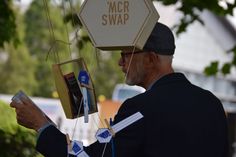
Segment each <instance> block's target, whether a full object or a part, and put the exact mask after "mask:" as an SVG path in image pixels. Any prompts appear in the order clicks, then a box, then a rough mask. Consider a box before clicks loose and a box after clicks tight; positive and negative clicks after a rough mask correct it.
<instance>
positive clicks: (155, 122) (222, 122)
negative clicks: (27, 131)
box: [37, 73, 228, 157]
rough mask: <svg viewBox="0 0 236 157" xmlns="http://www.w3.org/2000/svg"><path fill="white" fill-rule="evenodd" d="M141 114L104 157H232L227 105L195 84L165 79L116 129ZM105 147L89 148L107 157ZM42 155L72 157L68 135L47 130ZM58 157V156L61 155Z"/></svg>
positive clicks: (127, 109) (125, 110)
mask: <svg viewBox="0 0 236 157" xmlns="http://www.w3.org/2000/svg"><path fill="white" fill-rule="evenodd" d="M136 112H141V113H142V114H143V116H144V118H142V119H141V120H139V121H137V122H135V123H133V124H132V125H130V126H128V127H127V128H125V129H123V130H121V131H120V132H118V133H117V134H116V135H115V138H114V139H113V141H114V147H113V149H112V146H111V144H110V143H109V144H107V146H106V149H105V153H104V157H111V156H112V152H114V153H115V157H139V156H140V157H227V156H228V154H227V153H228V140H227V139H228V138H227V122H226V117H225V113H224V110H223V107H222V104H221V102H220V101H219V99H217V98H216V97H215V96H214V95H213V94H212V93H211V92H209V91H207V90H204V89H201V88H199V87H197V86H195V85H193V84H191V83H190V82H189V81H188V80H187V79H186V78H185V76H184V75H183V74H181V73H173V74H169V75H166V76H164V77H162V78H161V79H159V80H158V81H157V82H156V83H155V84H154V85H153V86H152V87H151V89H149V90H147V91H146V92H145V93H143V94H140V95H137V96H135V97H133V98H130V99H128V100H126V101H125V102H124V103H123V104H122V106H121V108H120V109H119V111H118V113H117V115H116V116H115V121H114V123H117V122H119V121H121V120H123V119H125V118H126V117H128V116H130V115H132V114H134V113H136ZM104 147H105V145H104V144H99V143H98V142H95V143H94V144H92V145H90V146H88V147H86V148H85V151H86V152H87V153H88V154H89V155H90V157H101V156H102V152H103V149H104ZM37 150H38V151H39V152H41V153H42V154H44V155H45V156H47V157H55V156H57V157H66V152H67V144H66V138H65V135H64V134H62V133H60V131H58V130H57V129H56V128H55V127H53V126H50V127H48V128H47V129H46V130H44V131H43V132H42V134H41V136H40V137H39V139H38V142H37ZM55 152H56V154H55Z"/></svg>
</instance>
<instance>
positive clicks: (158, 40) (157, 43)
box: [143, 22, 175, 55]
mask: <svg viewBox="0 0 236 157" xmlns="http://www.w3.org/2000/svg"><path fill="white" fill-rule="evenodd" d="M143 51H147V52H149V51H152V52H155V53H157V54H161V55H173V54H174V52H175V39H174V35H173V33H172V31H171V30H170V28H169V27H167V26H166V25H164V24H162V23H159V22H157V23H156V25H155V27H154V28H153V30H152V33H151V35H150V36H149V38H148V40H147V42H146V43H145V45H144V47H143Z"/></svg>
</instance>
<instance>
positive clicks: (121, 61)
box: [118, 57, 125, 66]
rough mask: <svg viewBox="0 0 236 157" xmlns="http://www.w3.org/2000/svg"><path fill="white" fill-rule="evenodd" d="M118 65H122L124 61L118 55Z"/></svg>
mask: <svg viewBox="0 0 236 157" xmlns="http://www.w3.org/2000/svg"><path fill="white" fill-rule="evenodd" d="M118 65H119V66H124V65H125V63H124V60H123V59H122V58H121V57H120V59H119V61H118Z"/></svg>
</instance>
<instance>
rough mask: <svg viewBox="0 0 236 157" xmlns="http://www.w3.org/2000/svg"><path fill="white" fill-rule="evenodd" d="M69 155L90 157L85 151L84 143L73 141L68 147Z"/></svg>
mask: <svg viewBox="0 0 236 157" xmlns="http://www.w3.org/2000/svg"><path fill="white" fill-rule="evenodd" d="M68 153H69V155H74V156H76V157H89V155H88V154H87V153H86V152H85V151H84V148H83V143H82V142H80V141H72V142H71V143H70V146H68Z"/></svg>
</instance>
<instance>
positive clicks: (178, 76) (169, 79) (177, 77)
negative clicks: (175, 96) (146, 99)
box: [148, 73, 190, 89]
mask: <svg viewBox="0 0 236 157" xmlns="http://www.w3.org/2000/svg"><path fill="white" fill-rule="evenodd" d="M179 81H185V82H186V81H187V82H189V81H188V80H187V78H186V77H185V76H184V74H182V73H171V74H167V75H165V76H163V77H161V78H160V79H158V80H157V81H155V82H154V83H153V84H152V85H151V86H150V87H149V88H148V89H152V88H153V87H156V86H160V85H164V84H167V83H174V82H179ZM189 83H190V82H189Z"/></svg>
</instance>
